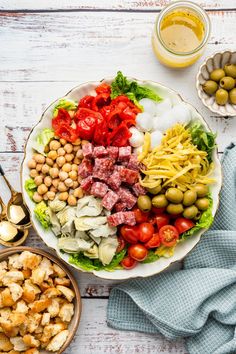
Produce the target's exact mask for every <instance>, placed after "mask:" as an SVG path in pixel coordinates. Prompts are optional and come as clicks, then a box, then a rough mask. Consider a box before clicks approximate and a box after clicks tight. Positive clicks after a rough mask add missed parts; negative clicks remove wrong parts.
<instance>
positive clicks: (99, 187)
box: [90, 182, 108, 198]
mask: <svg viewBox="0 0 236 354" xmlns="http://www.w3.org/2000/svg"><path fill="white" fill-rule="evenodd" d="M107 190H108V186H107V185H106V184H105V183H102V182H95V183H93V185H92V187H91V191H90V193H91V194H92V195H94V196H95V197H98V198H103V197H104V195H105V194H106V192H107Z"/></svg>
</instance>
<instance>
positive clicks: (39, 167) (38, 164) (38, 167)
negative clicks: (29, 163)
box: [36, 163, 43, 172]
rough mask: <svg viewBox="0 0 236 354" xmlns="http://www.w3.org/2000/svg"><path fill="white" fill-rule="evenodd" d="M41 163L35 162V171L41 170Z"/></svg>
mask: <svg viewBox="0 0 236 354" xmlns="http://www.w3.org/2000/svg"><path fill="white" fill-rule="evenodd" d="M42 167H43V164H42V163H37V165H36V171H38V172H40V171H41V170H42Z"/></svg>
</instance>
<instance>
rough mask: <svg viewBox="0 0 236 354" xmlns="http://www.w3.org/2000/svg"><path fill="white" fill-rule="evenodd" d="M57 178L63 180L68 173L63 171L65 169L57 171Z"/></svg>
mask: <svg viewBox="0 0 236 354" xmlns="http://www.w3.org/2000/svg"><path fill="white" fill-rule="evenodd" d="M59 178H60V180H61V181H65V179H67V178H68V173H67V172H65V171H60V172H59Z"/></svg>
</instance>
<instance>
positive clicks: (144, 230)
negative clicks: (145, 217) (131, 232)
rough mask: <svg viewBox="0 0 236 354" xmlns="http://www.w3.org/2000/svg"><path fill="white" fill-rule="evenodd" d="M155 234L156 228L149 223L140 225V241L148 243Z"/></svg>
mask: <svg viewBox="0 0 236 354" xmlns="http://www.w3.org/2000/svg"><path fill="white" fill-rule="evenodd" d="M153 234H154V226H153V225H152V224H151V223H149V222H143V223H142V224H140V225H139V240H140V241H141V242H147V241H149V240H150V238H151V237H152V235H153Z"/></svg>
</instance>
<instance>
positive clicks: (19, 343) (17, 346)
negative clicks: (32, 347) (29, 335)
mask: <svg viewBox="0 0 236 354" xmlns="http://www.w3.org/2000/svg"><path fill="white" fill-rule="evenodd" d="M10 341H11V343H12V344H13V346H14V350H18V351H19V352H23V351H25V350H27V349H29V346H28V345H26V344H25V343H24V341H23V339H22V338H21V337H14V338H10Z"/></svg>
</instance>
